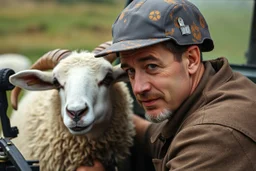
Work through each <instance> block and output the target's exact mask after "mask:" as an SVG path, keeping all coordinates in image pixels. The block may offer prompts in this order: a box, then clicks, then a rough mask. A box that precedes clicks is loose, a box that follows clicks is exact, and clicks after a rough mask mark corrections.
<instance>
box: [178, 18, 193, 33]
mask: <svg viewBox="0 0 256 171" xmlns="http://www.w3.org/2000/svg"><path fill="white" fill-rule="evenodd" d="M178 23H179V26H180V31H181V34H182V35H189V34H191V31H190V28H189V26H188V25H185V24H184V21H183V19H182V18H181V17H179V18H178Z"/></svg>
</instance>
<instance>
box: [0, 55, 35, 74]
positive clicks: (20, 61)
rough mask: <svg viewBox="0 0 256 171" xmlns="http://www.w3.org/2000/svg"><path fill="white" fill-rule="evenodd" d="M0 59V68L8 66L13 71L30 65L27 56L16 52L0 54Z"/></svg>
mask: <svg viewBox="0 0 256 171" xmlns="http://www.w3.org/2000/svg"><path fill="white" fill-rule="evenodd" d="M0 61H1V62H0V69H1V68H10V69H13V70H14V71H15V72H18V71H22V70H25V69H28V68H29V67H30V65H31V61H30V59H28V57H26V56H24V55H20V54H16V53H6V54H0Z"/></svg>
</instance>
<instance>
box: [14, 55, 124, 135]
mask: <svg viewBox="0 0 256 171" xmlns="http://www.w3.org/2000/svg"><path fill="white" fill-rule="evenodd" d="M60 54H61V55H62V56H65V59H62V60H60V61H59V62H58V65H57V63H55V64H54V67H53V70H52V71H41V70H36V69H31V70H25V71H21V72H18V73H16V74H14V75H12V76H11V77H10V82H11V83H12V84H14V85H16V86H18V87H21V88H23V89H27V90H32V91H38V90H39V91H40V90H50V89H57V90H58V91H59V95H60V99H61V111H62V112H61V115H62V117H63V121H64V124H65V126H66V127H67V128H68V129H69V131H70V132H71V133H72V134H85V133H87V132H89V131H90V130H91V128H92V127H93V126H94V124H97V123H100V122H103V121H104V120H106V119H108V118H106V117H108V116H109V115H108V114H107V113H108V112H111V109H110V107H109V106H111V104H110V103H111V101H110V100H107V99H110V93H111V92H110V87H111V86H112V85H113V84H114V83H115V82H117V81H123V80H126V79H127V77H126V74H125V72H124V71H123V70H122V69H121V68H120V67H119V66H116V67H113V66H112V65H111V63H110V62H108V61H107V60H105V59H104V58H95V57H94V54H93V53H89V52H85V51H84V52H79V53H78V52H75V51H74V52H69V51H66V52H65V53H60ZM64 54H65V55H64ZM34 68H35V67H34ZM47 69H48V68H47Z"/></svg>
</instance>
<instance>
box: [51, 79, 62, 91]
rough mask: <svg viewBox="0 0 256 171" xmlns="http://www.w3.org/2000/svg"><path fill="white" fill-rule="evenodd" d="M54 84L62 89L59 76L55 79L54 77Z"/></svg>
mask: <svg viewBox="0 0 256 171" xmlns="http://www.w3.org/2000/svg"><path fill="white" fill-rule="evenodd" d="M53 85H54V86H55V87H56V88H57V89H60V88H61V85H60V83H59V81H58V80H57V78H54V79H53Z"/></svg>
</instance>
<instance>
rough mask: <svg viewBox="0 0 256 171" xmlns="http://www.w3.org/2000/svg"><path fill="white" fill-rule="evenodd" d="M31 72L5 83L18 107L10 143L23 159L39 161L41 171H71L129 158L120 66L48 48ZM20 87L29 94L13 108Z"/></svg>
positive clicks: (128, 110) (127, 105)
mask: <svg viewBox="0 0 256 171" xmlns="http://www.w3.org/2000/svg"><path fill="white" fill-rule="evenodd" d="M31 68H32V69H30V70H25V71H21V72H18V73H16V74H14V75H12V76H11V77H10V79H9V80H10V82H11V83H12V84H14V85H15V86H16V87H15V89H14V90H13V91H12V92H11V102H12V106H13V108H14V109H17V111H14V113H13V114H12V115H11V118H10V121H11V124H12V125H15V126H17V127H18V129H19V135H18V137H17V138H15V139H13V143H14V144H15V145H16V146H17V147H18V149H19V150H20V151H21V153H22V154H23V156H24V157H25V159H27V160H39V162H40V170H42V171H52V170H54V171H56V170H58V171H61V170H65V171H74V170H75V169H76V168H77V167H78V166H81V165H92V163H93V160H94V159H97V160H99V161H101V162H102V163H103V164H104V165H108V164H110V163H113V162H115V161H116V162H119V161H122V160H123V159H125V158H126V157H127V156H129V155H130V147H131V146H132V145H133V137H134V135H135V129H134V125H133V122H132V117H131V115H132V113H133V111H132V107H133V106H132V102H133V99H132V97H131V96H130V93H129V90H128V88H127V87H126V84H125V83H124V82H123V81H125V80H127V79H128V78H127V74H125V72H124V71H123V70H122V69H121V68H120V67H119V66H112V65H111V63H110V62H108V61H107V60H105V59H103V58H95V57H94V53H92V52H87V51H80V52H78V51H68V50H53V51H50V52H48V53H46V54H45V55H44V56H43V57H41V59H39V60H38V61H37V62H36V63H35V64H34V65H33V66H32V67H31ZM51 68H53V70H52V71H44V70H49V69H51ZM21 88H23V89H26V90H31V91H27V92H26V93H25V94H24V96H23V98H22V100H21V102H20V103H19V106H17V105H18V104H17V96H18V94H19V92H20V90H21Z"/></svg>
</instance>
